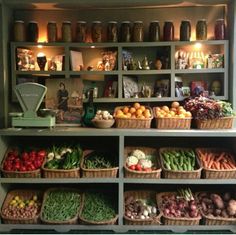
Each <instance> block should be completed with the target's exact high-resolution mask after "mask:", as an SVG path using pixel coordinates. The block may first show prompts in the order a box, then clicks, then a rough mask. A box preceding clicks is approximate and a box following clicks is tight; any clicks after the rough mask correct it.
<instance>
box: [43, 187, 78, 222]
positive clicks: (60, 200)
mask: <svg viewBox="0 0 236 235" xmlns="http://www.w3.org/2000/svg"><path fill="white" fill-rule="evenodd" d="M80 201H81V197H80V194H79V193H78V192H75V191H69V190H68V191H67V190H61V189H56V190H52V191H48V193H47V194H46V198H45V199H44V203H43V208H42V218H43V219H44V220H47V221H67V220H70V219H73V218H75V217H76V216H77V214H78V211H79V207H80V204H81V203H80Z"/></svg>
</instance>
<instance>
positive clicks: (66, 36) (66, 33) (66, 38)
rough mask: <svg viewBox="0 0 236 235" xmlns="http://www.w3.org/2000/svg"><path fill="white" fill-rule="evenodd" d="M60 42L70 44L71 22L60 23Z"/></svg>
mask: <svg viewBox="0 0 236 235" xmlns="http://www.w3.org/2000/svg"><path fill="white" fill-rule="evenodd" d="M61 32H62V41H63V42H71V41H72V31H71V22H70V21H63V23H62V29H61Z"/></svg>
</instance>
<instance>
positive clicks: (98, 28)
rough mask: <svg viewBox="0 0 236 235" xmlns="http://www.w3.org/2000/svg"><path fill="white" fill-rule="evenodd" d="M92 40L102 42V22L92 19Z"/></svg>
mask: <svg viewBox="0 0 236 235" xmlns="http://www.w3.org/2000/svg"><path fill="white" fill-rule="evenodd" d="M91 34H92V41H93V42H102V22H101V21H93V22H92V32H91Z"/></svg>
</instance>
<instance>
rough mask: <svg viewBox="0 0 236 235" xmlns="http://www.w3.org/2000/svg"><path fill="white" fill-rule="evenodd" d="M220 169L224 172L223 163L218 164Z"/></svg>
mask: <svg viewBox="0 0 236 235" xmlns="http://www.w3.org/2000/svg"><path fill="white" fill-rule="evenodd" d="M220 169H221V170H224V169H225V166H224V164H223V162H221V163H220Z"/></svg>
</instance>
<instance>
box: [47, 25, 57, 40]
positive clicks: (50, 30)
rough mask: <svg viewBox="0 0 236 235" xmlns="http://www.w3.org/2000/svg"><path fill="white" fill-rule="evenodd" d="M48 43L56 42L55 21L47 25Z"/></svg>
mask: <svg viewBox="0 0 236 235" xmlns="http://www.w3.org/2000/svg"><path fill="white" fill-rule="evenodd" d="M47 36H48V42H56V41H57V24H56V22H55V21H49V22H48V25H47Z"/></svg>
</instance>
